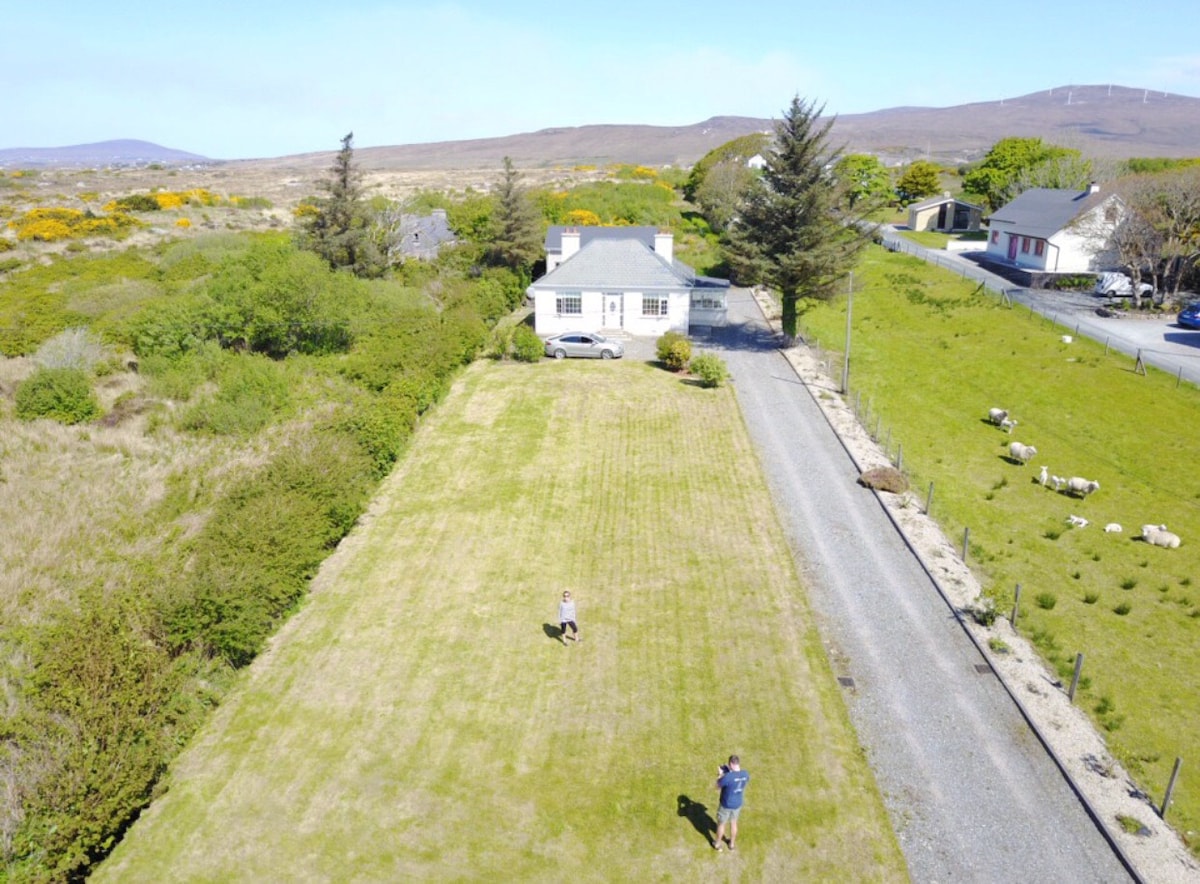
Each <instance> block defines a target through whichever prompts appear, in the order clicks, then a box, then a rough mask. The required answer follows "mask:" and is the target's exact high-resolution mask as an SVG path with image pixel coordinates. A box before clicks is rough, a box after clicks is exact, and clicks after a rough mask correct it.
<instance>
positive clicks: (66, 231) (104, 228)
mask: <svg viewBox="0 0 1200 884" xmlns="http://www.w3.org/2000/svg"><path fill="white" fill-rule="evenodd" d="M140 223H141V222H139V221H138V220H137V219H136V218H133V217H131V216H129V215H126V214H124V213H123V212H112V213H110V214H108V215H93V214H92V213H91V212H81V211H79V210H78V209H66V208H61V207H54V206H51V207H44V208H39V209H30V210H29V211H28V212H26V213H25V214H23V215H22V216H21V217H19V218H14V219H13V220H11V221H9V222H8V226H9V227H10V228H12V229H13V230H15V231H16V232H17V239H19V240H27V239H32V240H37V241H40V242H54V241H55V240H59V239H71V238H75V237H85V236H117V235H119V234H121V233H124V232H125V231H127V230H129V229H130V228H133V227H136V226H138V225H139V224H140Z"/></svg>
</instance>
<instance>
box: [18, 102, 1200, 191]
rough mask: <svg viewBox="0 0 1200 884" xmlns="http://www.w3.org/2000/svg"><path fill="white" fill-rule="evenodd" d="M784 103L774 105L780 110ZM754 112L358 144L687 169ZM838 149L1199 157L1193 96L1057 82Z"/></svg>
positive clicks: (87, 161)
mask: <svg viewBox="0 0 1200 884" xmlns="http://www.w3.org/2000/svg"><path fill="white" fill-rule="evenodd" d="M781 110H782V108H781ZM773 125H774V122H773V121H772V120H770V119H763V118H756V117H734V116H728V117H725V116H722V117H713V118H712V119H709V120H705V121H704V122H702V123H694V124H692V125H688V126H641V125H639V126H634V125H619V124H613V125H591V126H574V127H566V128H554V129H542V130H540V131H538V132H529V133H524V134H519V135H506V136H502V137H497V138H477V139H472V140H467V141H442V142H436V143H429V144H407V145H396V146H390V147H358V148H356V149H355V152H354V155H355V159H356V160H357V161H358V163H359V165H360V166H362V168H363V169H365V170H370V171H428V170H435V169H445V170H453V169H464V170H468V169H497V168H499V167H500V166H501V165H502V162H503V158H504V157H506V156H508V157H511V158H512V160H513V163H514V164H515V165H516V166H517V167H518V168H525V169H535V168H552V167H556V166H573V165H582V164H596V165H603V164H607V163H641V164H644V165H648V166H664V165H681V166H688V165H691V164H692V163H694V162H696V160H698V159H700V157H702V156H704V154H706V153H707V152H708V151H710V150H712V149H713V148H714V147H717V146H718V145H721V144H724V143H725V142H726V141H730V140H731V139H734V138H737V137H738V136H741V135H746V134H749V133H751V132H761V131H767V130H770V129H771V128H772V127H773ZM832 136H833V140H834V143H835V144H844V145H845V146H846V149H847V150H849V151H852V152H862V153H874V154H877V155H879V156H880V157H882V158H883V159H885V161H891V162H901V161H907V160H912V159H915V158H917V157H929V158H931V159H934V160H937V161H941V162H945V163H962V162H969V161H971V160H973V159H977V158H979V157H980V156H982V155H983V154H984V153H986V152H987V150H988V148H990V147H991V146H992V145H993V144H995V143H996V142H997V141H999V140H1000V139H1001V138H1005V137H1008V136H1022V137H1040V138H1043V139H1045V140H1047V141H1049V142H1051V143H1053V144H1058V145H1062V146H1064V147H1073V148H1078V149H1079V150H1081V151H1082V152H1083V153H1084V154H1085V155H1087V156H1090V157H1105V158H1115V159H1127V158H1129V157H1191V156H1200V98H1193V97H1190V96H1186V95H1175V94H1171V93H1164V92H1151V91H1149V90H1146V89H1134V88H1130V87H1127V86H1057V87H1055V88H1053V89H1047V90H1045V91H1043V92H1033V93H1030V94H1029V95H1022V96H1019V97H1017V98H1006V99H1002V100H999V101H987V102H977V103H974V104H962V105H956V106H954V107H943V108H933V107H894V108H888V109H886V110H879V111H873V112H871V113H866V114H846V115H843V116H838V117H837V118H836V121H835V123H834V127H833V133H832ZM334 153H335V151H332V150H330V151H321V152H318V153H307V154H297V155H294V156H288V157H277V158H273V159H255V160H233V161H229V165H232V166H235V167H237V166H249V167H254V168H258V167H287V168H289V169H293V170H296V171H297V172H298V173H301V174H303V173H305V172H309V171H312V170H316V169H325V168H327V167H328V166H329V164H330V162H331V161H332V158H333V155H334ZM149 162H158V163H165V164H175V165H178V164H186V163H197V162H207V161H206V160H205V158H204V157H201V156H197V155H196V154H191V153H187V152H185V151H179V150H171V149H170V148H165V147H159V146H158V145H155V144H150V143H148V142H145V141H105V142H101V143H99V144H82V145H77V146H75V147H60V148H13V149H9V150H0V165H10V166H11V165H23V164H28V165H136V164H144V163H149Z"/></svg>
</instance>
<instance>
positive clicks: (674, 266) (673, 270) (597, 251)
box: [533, 227, 696, 291]
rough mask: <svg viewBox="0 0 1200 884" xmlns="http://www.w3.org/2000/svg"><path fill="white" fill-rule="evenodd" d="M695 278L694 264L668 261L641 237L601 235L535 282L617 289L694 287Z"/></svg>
mask: <svg viewBox="0 0 1200 884" xmlns="http://www.w3.org/2000/svg"><path fill="white" fill-rule="evenodd" d="M596 229H601V228H596ZM612 229H614V230H628V229H629V228H627V227H626V228H620V227H617V228H612ZM650 229H651V230H654V228H650ZM695 279H696V273H695V271H694V270H692V268H691V267H688V266H687V265H686V264H684V263H683V262H681V261H675V262H674V263H669V262H667V261H666V260H664V259H663V257H662V255H657V254H655V253H654V251H653V250H652V249H650V248H649V247H648V246H647V245H646V244H645V243H643V242H640V241H638V240H637V239H629V238H626V239H611V238H607V237H599V238H596V239H594V240H592V241H591V242H590V243H588V244H587V245H585V246H583V247H582V248H580V250H579V251H578V252H576V253H575V254H574V255H572V256H571V257H570V258H568V259H567V260H566V261H563V262H562V263H561V264H559V265H558V266H557V267H555V268H554V269H553V270H552V271H550V272H549V273H547V274H546V275H545V276H543V277H542V278H541V279H539V280H538V281H537V282H535V283H534V284H533V287H535V288H556V289H564V288H567V289H613V290H616V291H627V290H631V289H632V290H642V291H645V290H655V289H672V290H679V289H681V288H686V289H691V288H692V287H693V286H694V285H695Z"/></svg>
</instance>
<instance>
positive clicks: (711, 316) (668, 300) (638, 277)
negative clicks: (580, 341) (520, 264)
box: [526, 227, 729, 336]
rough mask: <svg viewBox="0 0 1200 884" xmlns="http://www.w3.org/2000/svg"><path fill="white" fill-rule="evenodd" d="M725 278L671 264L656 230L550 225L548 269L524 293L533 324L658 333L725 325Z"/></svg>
mask: <svg viewBox="0 0 1200 884" xmlns="http://www.w3.org/2000/svg"><path fill="white" fill-rule="evenodd" d="M728 291H729V282H728V281H727V280H723V279H712V278H709V277H703V276H697V275H696V272H695V271H694V270H693V269H692V268H691V267H689V266H688V265H686V264H684V263H683V262H682V261H676V260H675V256H674V237H673V236H672V234H671V233H669V232H664V231H659V230H658V229H656V228H654V227H551V228H550V230H549V231H548V232H547V234H546V274H545V275H544V276H543V277H541V278H540V279H538V280H537V281H536V282H534V283H533V284H532V285H530V286H529V288H528V289H527V290H526V294H527V295H528V296H529V298H530V299H531V300H532V301H533V306H534V329H535V330H536V331H537V333H538V334H539V335H542V336H546V335H552V334H558V333H559V332H564V331H586V332H600V333H613V332H625V333H627V334H631V335H647V336H659V335H662V334H664V333H665V332H668V331H678V332H683V333H685V334H686V333H687V331H688V328H689V327H690V326H693V325H722V324H724V322H725V311H726V296H727V294H728Z"/></svg>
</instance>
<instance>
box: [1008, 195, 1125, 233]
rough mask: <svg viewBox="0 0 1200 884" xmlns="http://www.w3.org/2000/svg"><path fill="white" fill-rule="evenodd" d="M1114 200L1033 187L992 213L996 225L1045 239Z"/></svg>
mask: <svg viewBox="0 0 1200 884" xmlns="http://www.w3.org/2000/svg"><path fill="white" fill-rule="evenodd" d="M1113 198H1114V194H1111V193H1102V192H1100V191H1096V192H1095V193H1089V192H1088V191H1086V190H1082V191H1080V190H1061V189H1056V188H1050V187H1034V188H1031V189H1029V190H1026V191H1024V192H1023V193H1021V194H1020V195H1019V196H1018V197H1017V198H1016V199H1015V200H1013V201H1012V202H1011V203H1009V204H1008V205H1006V206H1003V207H1001V208H999V209H997V210H996V211H995V212H993V213H992V224H995V223H996V222H997V221H1000V222H1002V223H1004V224H1008V225H1011V226H1012V227H1014V228H1015V229H1016V230H1018V231H1020V232H1021V233H1023V234H1026V235H1028V236H1036V237H1039V238H1041V239H1049V238H1050V237H1051V236H1053V235H1054V234H1056V233H1058V232H1059V231H1060V230H1062V229H1063V228H1064V227H1066V226H1067V225H1068V224H1070V223H1071V222H1072V221H1074V220H1075V219H1076V218H1079V217H1080V216H1082V215H1084V214H1086V213H1087V212H1090V211H1091V210H1092V209H1094V208H1096V207H1097V206H1099V205H1102V204H1103V203H1105V202H1107V201H1108V200H1110V199H1113Z"/></svg>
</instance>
